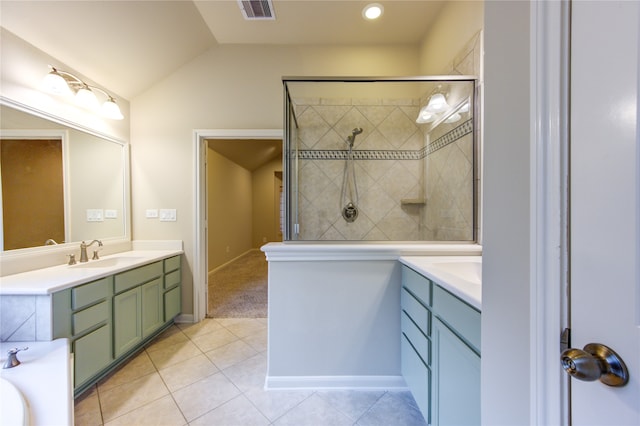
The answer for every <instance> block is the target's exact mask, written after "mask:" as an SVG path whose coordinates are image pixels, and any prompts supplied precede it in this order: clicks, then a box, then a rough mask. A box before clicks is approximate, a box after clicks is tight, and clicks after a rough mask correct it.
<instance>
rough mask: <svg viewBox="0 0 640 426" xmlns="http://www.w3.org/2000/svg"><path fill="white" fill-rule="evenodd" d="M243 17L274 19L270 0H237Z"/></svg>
mask: <svg viewBox="0 0 640 426" xmlns="http://www.w3.org/2000/svg"><path fill="white" fill-rule="evenodd" d="M238 4H239V5H240V10H242V15H243V16H244V19H247V20H249V21H252V20H257V19H271V20H274V19H276V15H275V13H273V3H271V0H238Z"/></svg>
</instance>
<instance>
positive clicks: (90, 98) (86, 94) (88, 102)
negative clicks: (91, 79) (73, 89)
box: [76, 84, 98, 109]
mask: <svg viewBox="0 0 640 426" xmlns="http://www.w3.org/2000/svg"><path fill="white" fill-rule="evenodd" d="M76 102H77V103H78V104H80V105H82V106H83V107H85V108H89V109H97V108H98V98H96V95H95V93H93V92H92V91H91V89H89V86H87V85H86V84H85V85H84V86H83V87H81V88H80V89H78V92H77V93H76Z"/></svg>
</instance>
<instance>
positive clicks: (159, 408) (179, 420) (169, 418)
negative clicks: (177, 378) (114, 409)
mask: <svg viewBox="0 0 640 426" xmlns="http://www.w3.org/2000/svg"><path fill="white" fill-rule="evenodd" d="M186 424H187V421H186V420H185V418H184V416H183V415H182V413H181V412H180V409H179V408H178V406H177V405H176V403H175V401H174V400H173V398H172V397H171V396H170V395H167V396H164V397H162V398H160V399H157V400H155V401H153V402H150V403H149V404H146V405H143V406H142V407H140V408H137V409H135V410H133V411H131V412H129V413H127V414H124V415H122V416H120V417H117V418H115V419H114V420H112V421H110V422H107V423H105V426H132V425H135V426H147V425H148V426H161V425H166V426H181V425H186Z"/></svg>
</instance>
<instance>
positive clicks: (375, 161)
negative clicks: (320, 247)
mask: <svg viewBox="0 0 640 426" xmlns="http://www.w3.org/2000/svg"><path fill="white" fill-rule="evenodd" d="M294 103H295V111H296V117H297V122H298V126H299V128H298V138H297V141H298V147H297V162H298V163H297V164H298V194H297V195H298V223H299V224H300V227H299V229H300V234H299V236H298V239H300V240H329V241H340V240H364V241H367V240H368V241H416V240H418V241H424V240H429V241H470V240H472V239H473V224H474V221H473V214H474V213H473V170H474V169H473V157H474V154H473V153H474V150H473V134H472V130H473V122H472V120H471V119H470V118H469V117H468V114H467V117H466V119H465V120H463V121H461V122H457V123H453V124H445V123H441V124H440V125H439V126H436V127H435V129H431V126H430V125H419V124H416V122H415V117H416V116H417V114H418V111H419V106H420V104H421V103H420V101H419V99H324V98H313V99H310V98H304V99H296V100H294ZM353 127H362V129H363V133H362V134H361V135H359V136H358V137H357V138H356V141H355V145H354V158H355V163H356V180H357V186H358V195H359V203H358V208H359V216H358V218H357V219H356V221H355V222H353V223H347V222H346V221H345V220H344V219H343V218H342V215H341V210H342V207H343V206H342V205H341V204H342V200H340V195H341V187H342V178H343V170H344V166H345V161H346V152H347V151H346V142H345V137H346V136H345V135H349V134H350V133H351V130H352V129H353ZM425 199H426V206H427V208H424V205H425V203H423V202H420V200H425ZM408 200H410V201H408ZM407 201H408V202H407Z"/></svg>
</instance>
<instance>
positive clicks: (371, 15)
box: [362, 3, 384, 21]
mask: <svg viewBox="0 0 640 426" xmlns="http://www.w3.org/2000/svg"><path fill="white" fill-rule="evenodd" d="M383 12H384V7H382V5H381V4H379V3H371V4H368V5H366V6H365V8H364V9H362V16H363V17H364V18H365V19H368V20H370V21H372V20H374V19H378V18H379V17H381V16H382V13H383Z"/></svg>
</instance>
